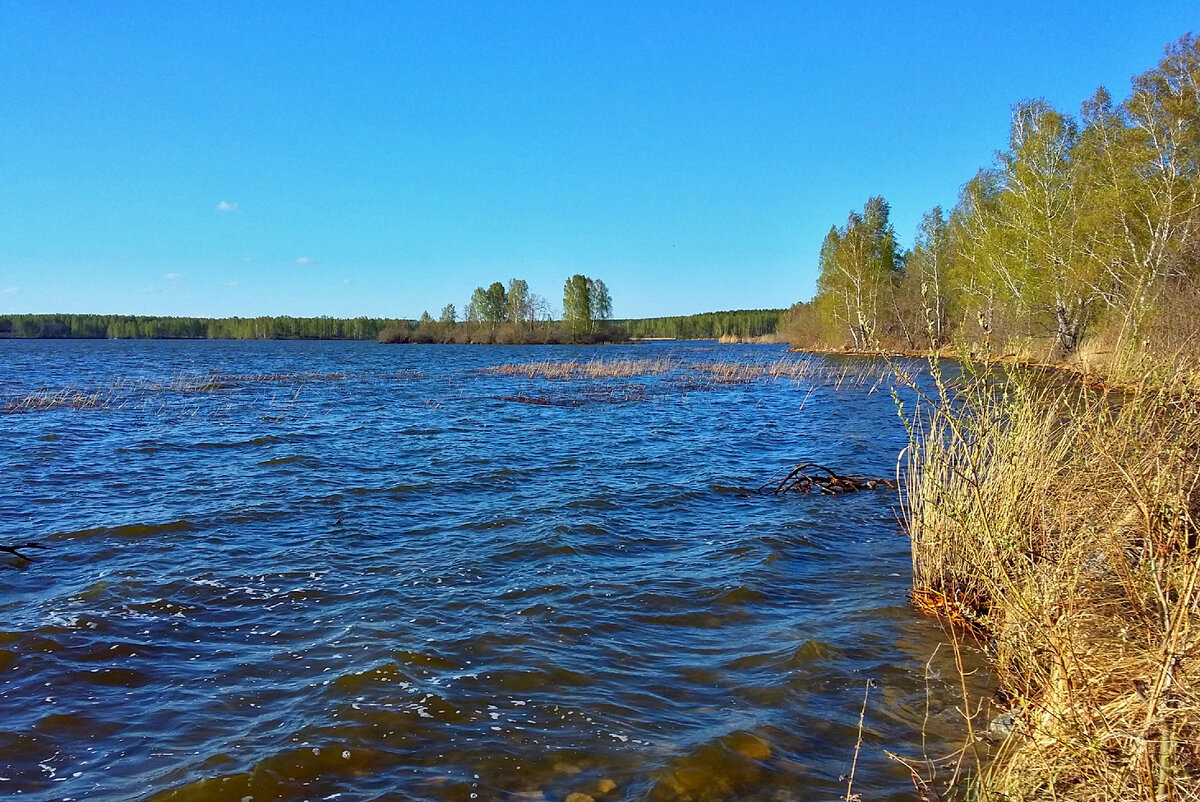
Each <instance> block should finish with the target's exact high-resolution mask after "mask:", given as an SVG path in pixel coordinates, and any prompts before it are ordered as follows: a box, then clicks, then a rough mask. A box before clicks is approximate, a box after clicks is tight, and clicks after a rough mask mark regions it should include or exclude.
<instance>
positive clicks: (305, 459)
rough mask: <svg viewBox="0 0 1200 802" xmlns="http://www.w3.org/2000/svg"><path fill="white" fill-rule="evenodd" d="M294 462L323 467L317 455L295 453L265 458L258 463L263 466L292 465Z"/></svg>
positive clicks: (312, 466)
mask: <svg viewBox="0 0 1200 802" xmlns="http://www.w3.org/2000/svg"><path fill="white" fill-rule="evenodd" d="M293 463H294V464H296V465H299V466H301V467H305V468H319V467H321V464H322V463H321V460H319V459H317V458H316V457H310V456H308V455H307V454H293V455H292V456H290V457H276V458H274V459H265V460H263V461H262V462H260V463H258V464H259V465H261V466H268V465H290V464H293Z"/></svg>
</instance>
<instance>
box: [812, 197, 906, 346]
mask: <svg viewBox="0 0 1200 802" xmlns="http://www.w3.org/2000/svg"><path fill="white" fill-rule="evenodd" d="M890 213H891V208H890V207H889V206H888V203H887V201H885V200H884V199H883V198H882V197H879V196H875V197H872V198H868V199H867V202H866V204H864V205H863V210H862V212H861V213H860V212H850V215H849V217H848V218H847V220H846V224H845V225H844V226H834V227H833V228H831V229H830V231H829V233H828V234H826V235H825V241H824V242H823V243H822V245H821V257H820V276H819V277H818V279H817V294H818V296H819V298H820V301H819V303H818V308H819V309H820V310H821V311H822V313H823V314H824V315H825V316H826V317H827V318H828V319H829V320H830V321H831V322H833V323H834V324H835V325H836V326H837V327H840V328H841V329H843V330H844V331H845V332H846V333H847V334H849V336H850V339H851V341H852V342H853V343H854V347H855V348H868V347H872V346H874V345H875V344H876V343H877V338H876V333H877V330H878V328H879V325H880V321H881V315H882V313H883V311H884V310H885V309H886V307H887V305H888V304H889V303H890V301H891V296H890V293H891V290H892V287H893V285H894V283H895V282H897V281H898V280H899V279H900V274H899V268H900V258H899V254H898V253H897V247H896V234H895V231H894V230H893V229H892V224H891V222H890V220H889V219H888V218H889V215H890Z"/></svg>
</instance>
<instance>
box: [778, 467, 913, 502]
mask: <svg viewBox="0 0 1200 802" xmlns="http://www.w3.org/2000/svg"><path fill="white" fill-rule="evenodd" d="M895 486H896V483H895V482H894V481H892V480H890V479H869V478H867V477H865V476H842V475H840V474H837V473H834V472H833V471H831V470H830V469H829V468H826V467H825V466H824V465H818V464H817V463H815V462H801V463H800V464H799V465H796V466H795V467H793V468H792V469H791V470H789V471H788V473H787V475H785V476H784V477H783V478H782V479H780V480H779V481H776V480H775V479H774V478H772V479H770V480H768V481H767V483H766V484H764V485H763V486H762V487H760V488H759V489H758V490H759V492H760V493H776V494H779V493H812V492H820V493H824V494H826V495H829V496H838V495H841V494H842V493H857V492H858V491H859V490H877V489H880V488H894V487H895Z"/></svg>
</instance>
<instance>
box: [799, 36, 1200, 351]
mask: <svg viewBox="0 0 1200 802" xmlns="http://www.w3.org/2000/svg"><path fill="white" fill-rule="evenodd" d="M1198 159H1200V47H1198V44H1197V40H1196V38H1195V37H1194V36H1193V35H1192V34H1187V35H1185V36H1183V37H1181V38H1180V39H1179V40H1177V41H1175V42H1173V43H1171V44H1170V45H1168V46H1167V48H1166V49H1165V52H1164V55H1163V57H1162V59H1161V60H1160V62H1159V63H1158V65H1157V66H1156V67H1155V68H1153V69H1150V70H1148V71H1146V72H1144V73H1142V74H1141V75H1138V76H1136V77H1135V78H1134V79H1133V81H1132V86H1131V89H1130V93H1129V95H1128V97H1126V98H1125V99H1124V100H1123V101H1121V102H1116V101H1114V100H1113V98H1112V96H1111V95H1110V94H1109V92H1108V91H1107V90H1106V89H1105V88H1103V87H1101V88H1099V89H1097V90H1096V92H1095V93H1094V94H1093V95H1092V97H1091V98H1089V99H1088V100H1087V101H1086V102H1085V103H1084V104H1083V106H1082V109H1081V110H1080V113H1079V115H1078V116H1073V115H1071V114H1067V113H1064V112H1062V111H1059V110H1057V109H1055V108H1053V107H1052V106H1051V105H1050V104H1049V103H1047V102H1046V101H1045V100H1043V99H1035V100H1024V101H1021V102H1019V103H1017V104H1016V105H1015V106H1014V107H1013V115H1012V124H1011V128H1010V131H1009V138H1008V142H1007V145H1006V147H1005V148H1004V149H1003V150H1001V151H999V152H997V154H996V157H995V159H994V161H993V163H992V164H990V165H988V166H986V167H983V168H981V169H980V170H979V171H978V172H977V173H976V174H975V176H974V177H972V178H971V179H970V180H969V181H967V182H966V183H965V184H964V185H963V187H962V189H961V191H960V193H959V197H958V201H957V203H956V204H955V206H954V207H953V208H952V209H950V210H949V211H948V212H947V211H946V210H943V209H942V208H941V207H934V208H933V209H932V210H930V211H928V212H926V213H925V214H924V215H923V217H922V219H921V223H920V225H919V227H918V230H917V232H916V237H915V242H914V245H913V247H912V248H911V250H908V251H905V250H903V249H902V248H901V247H900V246H899V245H898V244H897V242H896V235H895V231H894V229H893V227H892V224H891V221H890V207H889V205H888V203H887V201H886V200H885V199H884V198H882V197H879V196H876V197H872V198H869V199H868V200H867V201H866V203H865V204H864V205H863V208H862V209H861V211H859V210H856V211H852V212H851V213H850V214H849V216H848V218H847V219H846V221H845V222H844V223H842V224H840V225H834V226H833V227H832V228H831V229H830V230H829V233H828V234H827V235H826V236H825V239H824V242H823V243H822V246H821V251H820V257H819V268H820V272H819V277H818V280H817V292H816V295H815V297H814V298H813V300H812V301H811V302H807V303H799V304H796V305H795V306H793V307H792V308H791V309H790V310H789V312H788V314H787V316H786V320H785V322H784V324H783V327H784V329H785V332H784V333H785V334H786V336H787V337H788V339H789V341H790V342H792V344H793V345H795V346H797V347H814V346H826V347H828V346H832V347H845V348H850V349H856V350H876V349H879V348H907V349H921V348H928V347H929V346H930V345H931V344H932V345H933V346H934V347H941V346H943V345H946V344H949V343H951V342H952V341H956V340H959V341H965V342H968V343H969V342H976V341H979V340H982V339H984V338H995V339H997V340H1000V341H1005V342H1008V343H1016V344H1018V345H1019V344H1022V343H1024V344H1027V345H1029V346H1030V347H1031V348H1039V347H1045V348H1050V349H1053V351H1054V352H1056V353H1057V354H1058V355H1059V356H1066V355H1070V354H1072V353H1074V352H1076V351H1077V350H1078V349H1079V348H1080V346H1081V344H1082V343H1083V342H1084V340H1085V339H1086V338H1088V337H1091V336H1094V335H1098V334H1104V335H1105V336H1106V337H1107V338H1108V340H1109V341H1111V342H1110V343H1109V344H1111V345H1112V346H1113V347H1117V346H1123V345H1126V344H1128V343H1129V342H1130V341H1131V340H1132V341H1135V342H1137V343H1139V344H1140V347H1146V346H1147V345H1150V346H1151V347H1158V348H1164V347H1165V348H1171V347H1178V346H1179V345H1180V344H1181V343H1185V342H1188V339H1187V338H1188V336H1190V334H1192V333H1197V332H1200V326H1198V325H1197V323H1196V320H1195V316H1194V314H1193V310H1194V307H1195V304H1196V303H1197V301H1198V300H1200V177H1198V176H1200V169H1198ZM1152 340H1153V341H1154V343H1156V344H1157V345H1154V344H1153V343H1151V342H1150V341H1152ZM1190 347H1193V348H1194V343H1190Z"/></svg>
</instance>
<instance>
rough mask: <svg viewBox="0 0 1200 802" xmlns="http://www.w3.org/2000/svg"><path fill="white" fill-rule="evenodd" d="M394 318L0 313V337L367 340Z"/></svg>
mask: <svg viewBox="0 0 1200 802" xmlns="http://www.w3.org/2000/svg"><path fill="white" fill-rule="evenodd" d="M397 325H402V326H405V327H407V326H408V325H409V323H408V321H405V320H397V319H394V318H367V317H359V318H349V319H347V318H330V317H290V316H287V315H284V316H280V317H269V316H263V317H254V318H239V317H232V318H199V317H150V316H137V315H53V314H51V315H0V337H29V338H42V339H51V338H54V339H57V338H76V339H105V338H107V339H211V340H372V339H375V338H376V337H377V336H378V335H379V332H380V331H382V330H383V329H384V328H387V327H388V326H397Z"/></svg>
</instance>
